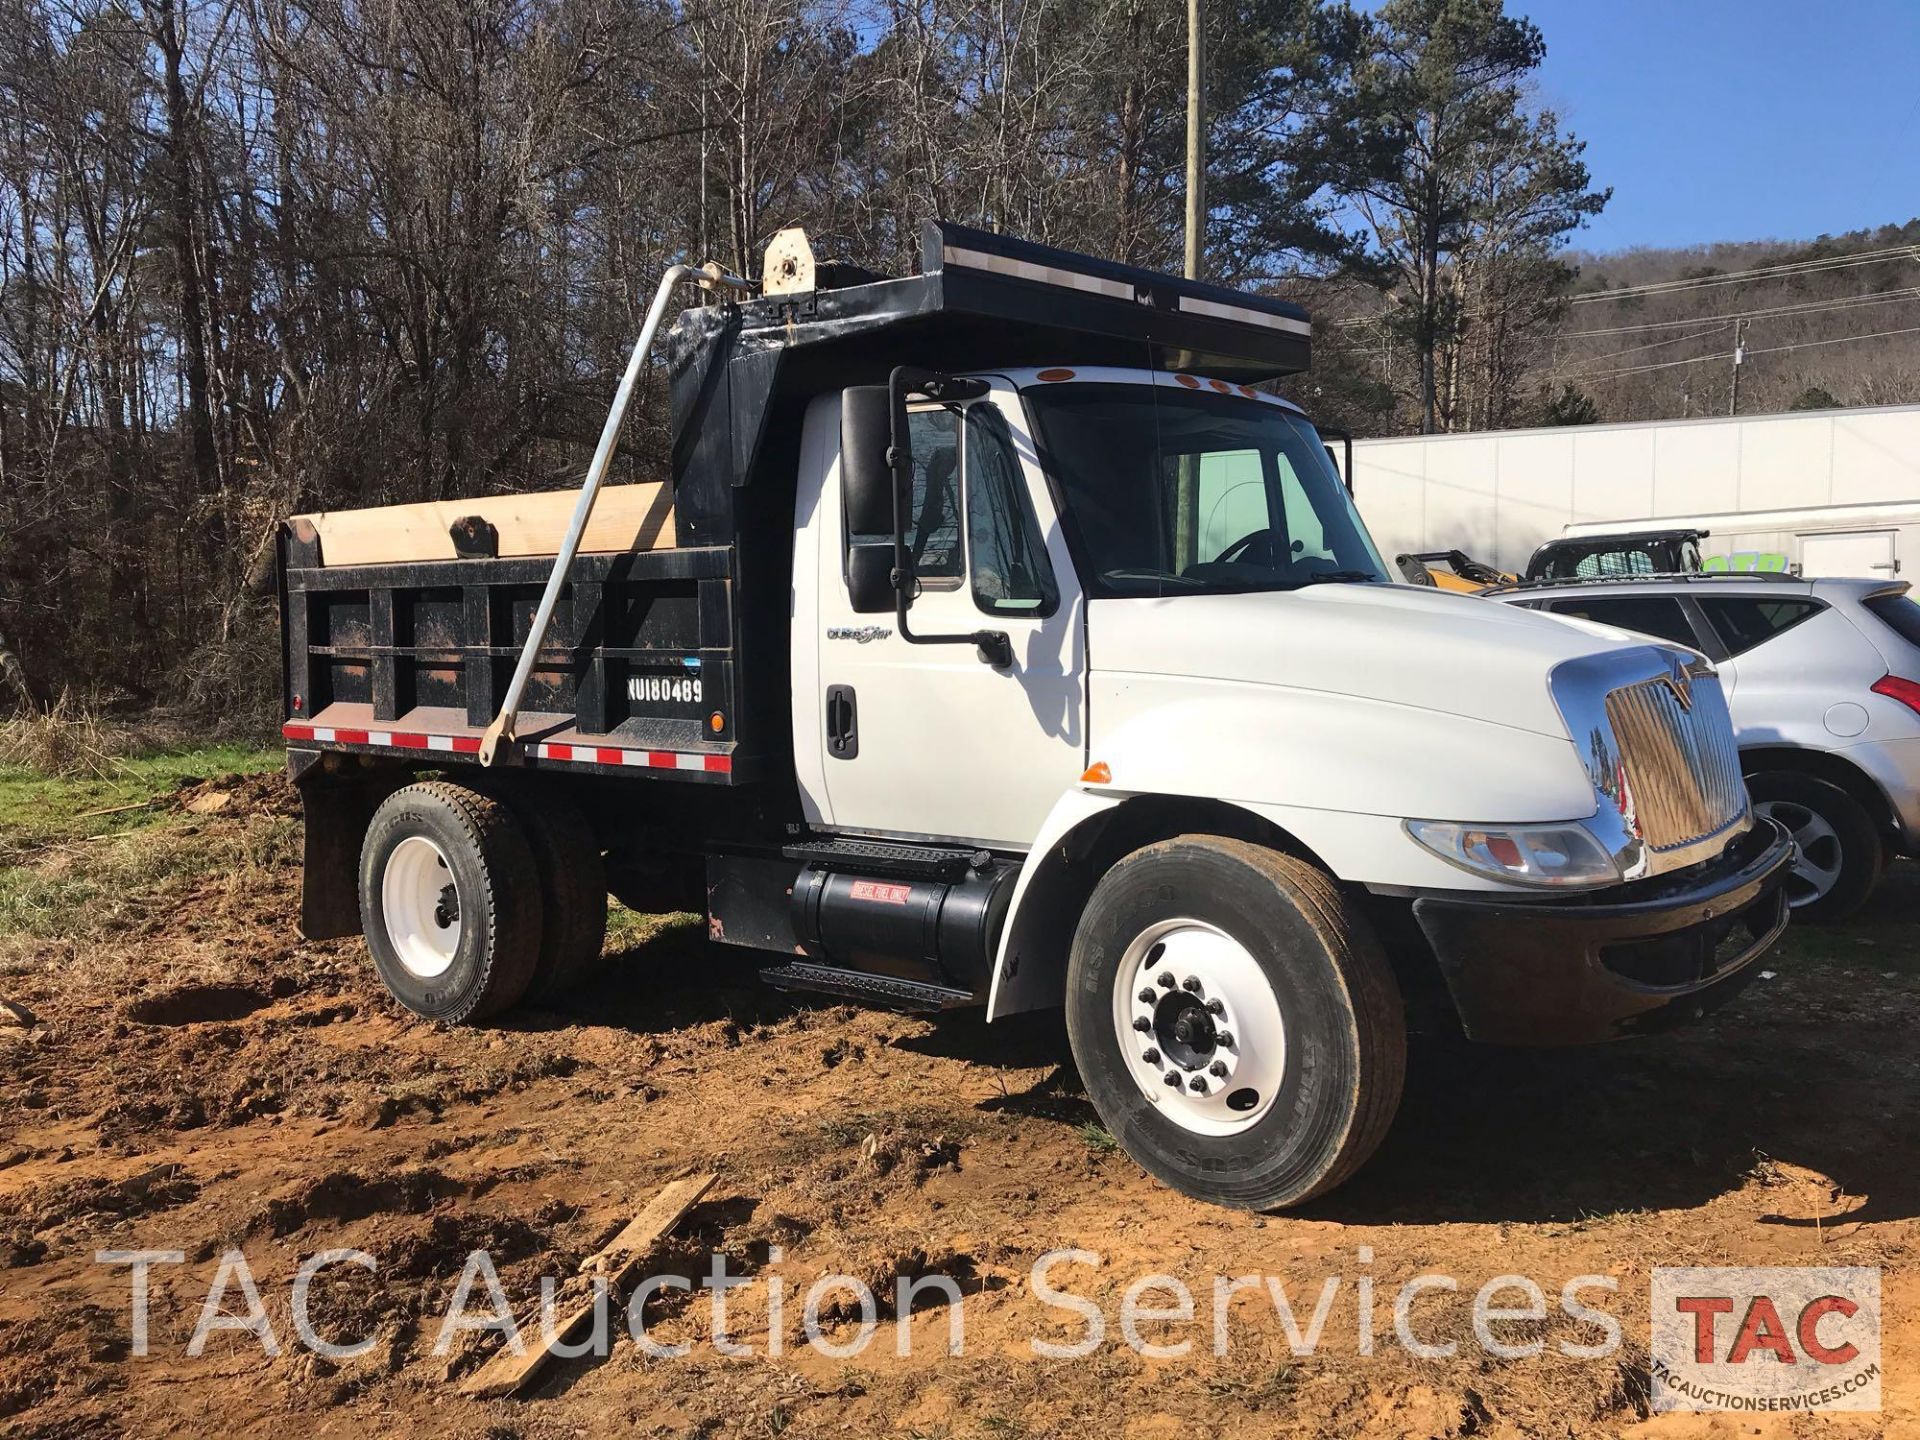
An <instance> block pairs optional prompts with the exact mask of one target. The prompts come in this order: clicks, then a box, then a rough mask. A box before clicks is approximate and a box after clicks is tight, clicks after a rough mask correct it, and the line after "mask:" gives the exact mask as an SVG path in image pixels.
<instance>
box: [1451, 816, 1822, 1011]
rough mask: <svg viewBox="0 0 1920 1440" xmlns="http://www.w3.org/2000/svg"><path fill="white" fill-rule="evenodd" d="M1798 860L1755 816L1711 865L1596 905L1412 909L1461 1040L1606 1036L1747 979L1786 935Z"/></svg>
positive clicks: (1581, 900) (1474, 902) (1473, 903)
mask: <svg viewBox="0 0 1920 1440" xmlns="http://www.w3.org/2000/svg"><path fill="white" fill-rule="evenodd" d="M1793 855H1794V850H1793V841H1792V840H1790V839H1789V838H1788V837H1787V833H1786V831H1785V830H1783V829H1782V828H1781V827H1780V826H1779V825H1777V824H1775V823H1774V822H1773V821H1771V820H1757V821H1756V822H1755V823H1754V826H1753V828H1752V829H1751V830H1749V831H1748V832H1747V833H1746V834H1745V835H1743V836H1741V837H1740V838H1739V839H1737V840H1735V841H1734V842H1733V843H1732V844H1730V845H1729V846H1728V847H1727V848H1726V850H1725V851H1723V852H1722V853H1721V854H1720V856H1719V857H1718V858H1716V859H1714V860H1709V861H1707V862H1705V863H1703V864H1700V865H1696V866H1693V867H1691V868H1690V869H1687V870H1681V871H1675V872H1674V873H1672V874H1670V875H1663V876H1660V877H1659V878H1657V879H1654V880H1645V881H1639V882H1636V883H1634V884H1631V885H1625V886H1620V887H1618V888H1616V889H1614V890H1609V891H1605V892H1602V893H1601V895H1600V896H1598V897H1592V896H1564V897H1555V898H1554V899H1551V900H1539V901H1532V900H1521V901H1514V900H1505V899H1500V900H1491V899H1487V898H1484V897H1477V896H1476V897H1466V896H1453V895H1446V896H1439V895H1430V896H1423V897H1421V898H1420V899H1418V900H1415V901H1414V902H1413V914H1414V918H1415V920H1416V921H1418V923H1419V925H1420V928H1421V930H1422V931H1423V932H1424V933H1425V935H1426V937H1427V943H1428V944H1429V945H1430V946H1432V948H1433V953H1434V956H1435V957H1436V958H1437V959H1438V960H1439V962H1440V971H1441V974H1442V975H1444V976H1445V977H1446V982H1447V988H1448V989H1449V990H1450V991H1451V992H1452V995H1453V1003H1454V1007H1455V1009H1456V1010H1457V1011H1458V1013H1459V1016H1460V1023H1461V1025H1462V1027H1463V1028H1464V1029H1465V1030H1466V1033H1467V1035H1468V1037H1469V1038H1471V1039H1474V1040H1484V1041H1489V1042H1492V1043H1494V1044H1501V1045H1578V1044H1585V1043H1587V1042H1590V1041H1595V1040H1612V1039H1616V1038H1618V1037H1620V1036H1624V1035H1636V1034H1643V1033H1646V1032H1647V1031H1650V1030H1657V1029H1661V1028H1663V1027H1664V1026H1667V1025H1673V1024H1679V1023H1683V1022H1685V1021H1688V1020H1692V1019H1696V1018H1698V1017H1699V1016H1701V1015H1703V1014H1705V1013H1706V1012H1707V1011H1708V1010H1710V1009H1712V1008H1713V1007H1715V1006H1717V1005H1719V1004H1721V1003H1723V1002H1724V1001H1726V1000H1728V999H1731V998H1732V997H1733V996H1734V995H1735V994H1737V993H1738V992H1739V991H1740V990H1741V989H1742V988H1743V987H1744V986H1745V985H1746V983H1747V982H1748V981H1749V980H1750V979H1752V977H1753V974H1754V962H1755V961H1757V960H1758V959H1759V958H1760V957H1761V956H1762V955H1764V954H1765V953H1766V952H1767V951H1768V950H1769V949H1771V948H1772V946H1773V944H1774V942H1775V941H1776V940H1778V939H1779V938H1780V934H1781V932H1782V931H1783V930H1785V929H1786V925H1787V900H1786V877H1787V871H1788V868H1789V867H1790V866H1791V865H1792V863H1793ZM1622 897H1627V898H1622Z"/></svg>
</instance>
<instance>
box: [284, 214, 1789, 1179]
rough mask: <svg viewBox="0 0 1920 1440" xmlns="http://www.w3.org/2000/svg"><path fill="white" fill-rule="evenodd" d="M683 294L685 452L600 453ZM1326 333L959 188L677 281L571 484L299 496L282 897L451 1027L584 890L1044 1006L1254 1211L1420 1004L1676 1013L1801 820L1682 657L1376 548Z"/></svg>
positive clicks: (289, 530) (1733, 945)
mask: <svg viewBox="0 0 1920 1440" xmlns="http://www.w3.org/2000/svg"><path fill="white" fill-rule="evenodd" d="M688 285H697V286H701V287H704V290H705V293H704V294H703V295H701V296H700V298H701V299H702V300H703V302H705V303H701V304H698V305H688V306H686V307H685V308H684V309H682V310H681V312H680V313H679V315H678V318H677V320H675V321H674V323H673V324H672V325H671V327H670V329H669V331H668V333H667V335H666V338H665V343H664V356H665V368H666V370H667V373H668V377H669V385H670V399H671V409H672V445H671V455H670V457H668V458H669V467H670V479H665V480H661V481H659V482H657V483H651V484H645V483H642V484H625V485H611V486H609V485H605V484H604V483H603V482H604V480H605V478H606V475H607V474H608V462H609V460H610V458H611V456H612V453H613V450H614V446H615V444H616V442H617V440H618V436H619V431H620V426H621V421H622V418H623V415H624V412H625V408H626V405H627V402H628V400H629V398H630V396H631V394H632V393H633V391H634V389H635V387H636V384H637V383H638V380H639V379H640V378H642V377H643V375H644V374H645V372H646V367H647V365H648V364H649V356H650V350H651V342H652V340H653V337H654V333H655V330H656V328H657V327H659V326H660V325H661V323H662V317H663V314H664V312H665V310H666V309H667V308H669V304H670V298H671V297H672V296H673V295H674V294H675V293H676V292H679V291H682V290H683V287H686V286H688ZM689 293H690V292H689ZM1310 336H1311V325H1310V322H1309V319H1308V317H1307V315H1306V314H1305V313H1304V312H1303V311H1302V310H1301V309H1299V308H1298V307H1296V306H1295V305H1292V304H1290V303H1287V302H1285V301H1282V300H1279V299H1275V298H1272V297H1269V296H1265V295H1258V294H1246V293H1240V292H1237V291H1234V290H1231V289H1225V288H1221V287H1216V286H1212V285H1208V284H1204V283H1200V282H1196V281H1192V280H1181V279H1174V278H1172V277H1169V276H1166V275H1161V274H1156V273H1153V272H1150V271H1147V270H1143V269H1139V268H1135V267H1131V266H1127V265H1120V264H1115V263H1111V262H1108V261H1104V260H1100V259H1096V258H1092V257H1089V256H1085V255H1080V254H1074V253H1071V252H1067V251H1063V250H1059V249H1055V248H1050V247H1046V246H1042V245H1036V244H1029V243H1025V242H1021V241H1018V240H1015V239H1012V238H1009V237H1006V236H1002V235H998V234H989V233H985V232H982V231H979V230H975V229H971V228H967V227H964V226H958V225H952V224H941V223H933V224H930V225H929V226H928V227H927V229H926V232H925V238H924V245H923V255H922V261H921V268H920V272H919V273H918V274H916V275H910V276H905V277H899V278H887V277H883V276H879V275H876V274H873V273H871V272H867V271H862V270H858V269H856V268H854V267H852V266H849V265H846V264H842V263H836V262H833V261H829V260H821V259H818V258H817V257H815V256H814V255H813V253H812V251H811V248H810V247H809V246H808V245H807V244H806V242H805V239H804V237H802V236H798V235H793V234H783V235H782V236H780V237H777V239H776V241H775V243H774V245H773V246H771V247H770V248H769V254H768V261H767V266H766V270H765V272H764V273H763V275H762V276H761V277H760V278H759V279H758V280H757V281H748V280H746V279H742V278H740V277H737V276H731V275H727V274H725V273H723V272H721V271H720V270H718V268H717V267H713V266H708V267H704V268H702V269H698V270H696V269H693V268H691V267H688V266H676V267H674V268H673V270H671V271H669V272H668V275H667V276H666V278H665V279H664V280H663V281H662V282H661V286H660V290H659V292H658V293H657V294H656V296H655V300H654V304H653V307H652V309H651V310H650V312H649V315H648V321H647V325H646V326H645V328H644V329H643V331H642V334H641V335H640V337H639V340H638V343H636V345H635V347H634V351H633V355H632V358H631V360H630V362H629V364H628V367H627V370H626V373H625V375H624V376H623V378H622V381H621V385H620V389H619V393H618V395H617V396H616V399H615V402H614V405H613V408H612V410H611V412H610V413H609V415H608V417H607V423H606V428H605V430H604V431H603V433H602V436H601V442H600V446H599V448H598V450H597V451H596V453H595V456H594V461H593V464H592V466H590V467H589V470H588V472H587V475H586V479H585V482H584V484H583V486H582V488H581V490H580V492H579V494H578V495H577V496H576V495H572V494H550V495H535V496H508V497H493V498H488V499H476V500H460V501H451V502H437V503H430V504H425V505H406V506H395V507H389V508H386V509H380V510H363V511H347V512H334V513H325V512H323V513H317V514H309V515H303V516H297V517H294V518H292V519H291V520H290V521H289V522H288V524H287V525H286V526H285V529H284V533H283V535H282V537H281V547H280V557H279V558H280V572H279V573H280V577H281V587H282V599H283V606H284V610H283V613H284V623H285V638H286V643H285V666H286V673H285V689H286V723H285V735H286V740H287V743H288V762H289V768H290V772H291V775H292V777H293V780H294V781H295V783H296V785H297V787H298V790H299V793H300V796H301V799H302V803H303V806H304V813H305V822H306V825H305V862H304V890H303V895H302V901H301V923H302V926H303V929H304V931H305V933H306V934H307V935H308V936H310V937H315V938H320V937H339V936H346V935H350V934H352V933H355V932H362V933H364V934H365V936H366V940H367V944H368V947H369V949H370V951H371V954H372V960H373V964H374V966H375V968H376V969H377V971H378V973H379V976H380V978H381V980H382V981H383V982H384V983H385V985H386V986H387V988H388V989H389V990H390V991H391V992H392V994H393V996H394V997H395V998H396V999H397V1000H398V1001H399V1002H400V1003H401V1004H402V1005H404V1006H406V1007H407V1008H408V1009H410V1010H412V1011H414V1012H416V1013H417V1014H419V1015H422V1016H425V1017H428V1018H430V1019H433V1020H437V1021H442V1022H446V1023H474V1022H478V1021H482V1020H484V1019H486V1018H487V1017H490V1016H494V1015H498V1014H500V1013H501V1012H502V1011H505V1010H507V1009H509V1008H510V1007H512V1006H515V1005H517V1004H520V1003H522V1002H526V1001H533V1002H538V1001H539V1000H540V999H542V998H543V997H546V996H549V995H551V994H553V993H555V992H556V991H557V990H559V989H560V988H562V987H564V986H565V985H566V984H568V983H569V981H570V980H572V979H573V978H574V977H576V976H577V975H578V974H579V973H580V972H581V970H582V968H583V967H585V966H587V965H589V964H590V963H592V962H594V961H595V960H596V958H597V957H598V956H599V955H600V952H601V950H602V948H603V936H604V933H605V926H606V914H607V903H608V901H607V897H608V895H609V894H611V895H612V896H613V897H615V898H617V899H619V900H620V901H622V902H623V903H625V904H628V905H631V906H636V907H639V908H642V909H646V910H652V911H684V910H691V911H694V912H697V913H699V914H701V915H703V916H704V917H705V920H706V927H707V935H708V936H709V937H710V939H711V941H712V942H714V943H715V944H716V945H725V946H737V947H744V948H745V949H746V950H747V951H749V952H753V953H757V954H758V955H760V956H761V957H762V964H763V968H762V970H761V972H760V973H761V974H762V976H763V977H764V979H765V980H766V981H767V983H769V984H770V985H773V986H776V987H782V988H785V989H791V990H800V991H812V992H822V993H825V994H829V995H836V996H842V997H848V998H851V999H854V1000H859V1001H864V1002H871V1003H874V1004H877V1005H882V1006H889V1007H894V1008H897V1009H901V1010H913V1011H927V1012H940V1011H948V1010H954V1009H960V1008H965V1007H973V1008H984V1009H985V1011H986V1014H987V1018H988V1019H990V1020H996V1019H999V1018H1001V1017H1004V1016H1007V1015H1010V1014H1015V1013H1019V1012H1025V1011H1032V1010H1036V1009H1041V1008H1044V1007H1064V1009H1065V1019H1066V1030H1067V1037H1068V1043H1069V1044H1070V1046H1071V1049H1072V1054H1073V1059H1074V1061H1075V1062H1076V1064H1077V1066H1078V1069H1079V1073H1080V1075H1081V1077H1082V1078H1083V1079H1084V1082H1085V1085H1086V1089H1087V1093H1088V1095H1089V1096H1090V1098H1091V1100H1092V1103H1093V1105H1094V1106H1095V1108H1096V1109H1097V1111H1098V1113H1099V1115H1100V1116H1101V1118H1102V1121H1103V1122H1104V1124H1105V1125H1106V1126H1107V1128H1108V1129H1109V1130H1110V1131H1111V1133H1112V1134H1113V1135H1114V1136H1115V1137H1116V1138H1117V1139H1118V1140H1119V1142H1120V1143H1121V1145H1122V1146H1124V1147H1125V1149H1126V1150H1127V1152H1128V1153H1129V1154H1130V1155H1131V1156H1132V1157H1133V1158H1134V1159H1136V1160H1137V1161H1138V1162H1139V1163H1140V1164H1141V1165H1142V1166H1144V1167H1145V1168H1146V1169H1147V1170H1148V1171H1150V1172H1151V1173H1152V1174H1154V1175H1155V1176H1157V1177H1159V1178H1160V1179H1162V1180H1163V1181H1165V1182H1166V1183H1167V1184H1169V1185H1172V1186H1174V1187H1176V1188H1178V1189H1180V1190H1182V1191H1185V1192H1187V1193H1188V1194H1191V1195H1193V1196H1196V1197H1200V1198H1202V1199H1205V1200H1209V1201H1213V1202H1217V1203H1220V1204H1224V1205H1230V1206H1239V1207H1247V1208H1256V1209H1263V1210H1265V1209H1275V1208H1279V1207H1283V1206H1287V1205H1292V1204H1297V1203H1299V1202H1301V1201H1304V1200H1306V1199H1309V1198H1311V1197H1313V1196H1316V1195H1319V1194H1322V1193H1324V1192H1326V1191H1327V1190H1329V1189H1330V1188H1332V1187H1333V1186H1335V1185H1337V1184H1339V1183H1340V1182H1341V1181H1342V1180H1344V1179H1345V1178H1347V1177H1348V1176H1350V1175H1351V1174H1352V1173H1353V1172H1354V1171H1355V1170H1356V1169H1357V1168H1358V1167H1359V1166H1360V1165H1361V1164H1362V1162H1363V1161H1365V1159H1366V1158H1367V1157H1368V1155H1369V1154H1370V1153H1371V1152H1372V1151H1373V1150H1374V1148H1375V1147H1376V1146H1377V1145H1378V1144H1379V1142H1380V1140H1381V1138H1382V1136H1383V1135H1384V1133H1385V1132H1386V1130H1387V1127H1388V1125H1389V1123H1390V1122H1391V1121H1392V1119H1393V1116H1394V1113H1395V1109H1396V1107H1397V1104H1398V1101H1399V1098H1400V1092H1401V1086H1402V1078H1403V1075H1404V1070H1405V1058H1406V1047H1407V1034H1408V1031H1409V1027H1410V1025H1411V1026H1412V1027H1413V1028H1414V1029H1416V1030H1417V1029H1419V1028H1421V1027H1423V1026H1427V1025H1445V1026H1450V1027H1452V1028H1454V1029H1455V1030H1457V1031H1462V1032H1464V1033H1465V1034H1466V1035H1467V1036H1469V1037H1471V1038H1473V1039H1477V1040H1483V1041H1489V1042H1495V1043H1508V1044H1529V1045H1546V1044H1562V1043H1577V1042H1584V1041H1592V1040H1602V1039H1609V1038H1613V1037H1616V1036H1623V1035H1631V1034H1636V1033H1642V1032H1645V1031H1648V1030H1652V1029H1655V1028H1658V1027H1660V1026H1663V1025H1666V1024H1670V1023H1674V1022H1676V1021H1681V1020H1686V1019H1688V1018H1691V1017H1694V1016H1697V1015H1699V1014H1701V1013H1703V1012H1704V1010H1705V1009H1706V1008H1707V1007H1709V1006H1711V1005H1714V1004H1717V1003H1719V1002H1720V1001H1721V1000H1724V999H1725V998H1727V997H1728V996H1729V995H1731V994H1733V993H1734V992H1735V991H1737V990H1738V989H1739V988H1740V987H1741V986H1742V985H1743V984H1744V983H1745V982H1746V981H1747V980H1748V979H1749V978H1750V977H1751V976H1752V975H1753V974H1754V973H1755V965H1756V961H1757V960H1758V959H1759V957H1760V956H1761V955H1762V954H1763V953H1764V952H1766V951H1767V950H1768V948H1769V947H1770V946H1772V945H1773V943H1774V942H1775V940H1776V939H1777V938H1778V936H1779V935H1780V933H1781V930H1782V927H1783V926H1784V925H1785V923H1786V915H1787V910H1786V905H1785V902H1784V898H1783V897H1784V890H1783V883H1784V880H1785V877H1786V872H1787V866H1788V862H1789V859H1790V857H1791V850H1792V846H1791V842H1790V841H1788V840H1787V839H1786V837H1785V835H1784V833H1783V832H1782V831H1781V830H1780V829H1779V827H1778V826H1776V825H1774V824H1772V823H1771V822H1769V821H1765V820H1759V821H1756V820H1755V819H1754V817H1753V815H1752V813H1751V811H1750V809H1749V806H1748V803H1747V797H1746V790H1745V787H1744V785H1743V784H1742V782H1741V776H1740V769H1739V762H1738V757H1737V753H1736V751H1735V747H1734V743H1733V736H1732V731H1731V729H1730V727H1729V724H1728V719H1727V707H1726V701H1725V698H1724V696H1723V695H1722V693H1721V689H1720V685H1719V681H1718V679H1717V677H1716V676H1715V674H1714V672H1713V670H1712V668H1711V666H1710V665H1709V664H1707V663H1706V661H1705V660H1704V659H1703V658H1702V657H1701V656H1699V655H1697V654H1694V653H1693V652H1691V651H1687V650H1683V649H1679V648H1677V647H1671V646H1666V645H1662V644H1659V643H1653V642H1649V641H1647V640H1645V639H1644V638H1638V637H1633V636H1629V635H1627V634H1625V633H1623V632H1619V631H1612V630H1607V629H1604V628H1601V627H1597V626H1592V625H1582V624H1580V623H1577V622H1567V621H1562V620H1558V619H1554V618H1552V617H1549V616H1545V615H1540V614H1535V613H1532V612H1529V611H1526V610H1523V609H1516V608H1511V607H1507V606H1498V605H1490V604H1487V603H1486V602H1485V601H1483V600H1478V599H1475V598H1472V597H1468V596H1460V595H1449V594H1444V593H1438V592H1436V591H1433V590H1423V589H1414V588H1411V587H1408V586H1404V585H1397V584H1393V583H1391V577H1390V575H1389V573H1388V571H1387V568H1386V566H1385V564H1384V563H1383V562H1382V560H1381V557H1380V554H1379V552H1378V550H1377V549H1376V548H1375V545H1374V543H1373V541H1372V540H1371V539H1370V538H1369V536H1368V533H1367V530H1366V527H1365V526H1364V524H1363V523H1362V522H1361V520H1360V517H1359V515H1358V513H1357V512H1356V510H1355V509H1354V507H1353V504H1352V502H1351V499H1350V497H1349V495H1348V493H1347V491H1346V489H1345V488H1344V486H1343V485H1342V483H1341V481H1340V479H1339V476H1338V473H1337V471H1336V469H1335V467H1334V464H1333V463H1332V461H1331V460H1330V458H1329V453H1328V450H1327V448H1326V446H1325V444H1324V442H1323V437H1322V436H1321V435H1320V434H1319V433H1317V432H1316V430H1315V428H1314V427H1313V425H1312V424H1311V423H1310V421H1309V420H1308V418H1307V416H1306V415H1305V414H1304V413H1303V412H1302V411H1301V410H1300V409H1299V408H1297V407H1296V406H1294V405H1293V404H1291V403H1289V402H1288V401H1286V400H1284V399H1282V398H1280V397H1279V396H1278V395H1276V394H1274V393H1272V387H1271V386H1270V385H1269V384H1268V382H1271V381H1273V380H1275V379H1277V378H1278V377H1282V376H1285V375H1287V374H1291V373H1295V372H1298V371H1300V370H1302V369H1304V368H1305V367H1306V366H1307V363H1308V360H1309V354H1310V349H1309V347H1310ZM629 963H631V962H629ZM628 978H629V979H630V982H631V983H632V984H634V985H638V986H644V985H646V984H647V983H648V975H647V973H646V970H645V968H644V967H643V966H639V965H636V966H635V968H634V971H633V973H632V974H631V975H630V977H628ZM601 983H606V982H605V981H604V980H603V981H602V982H601Z"/></svg>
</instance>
